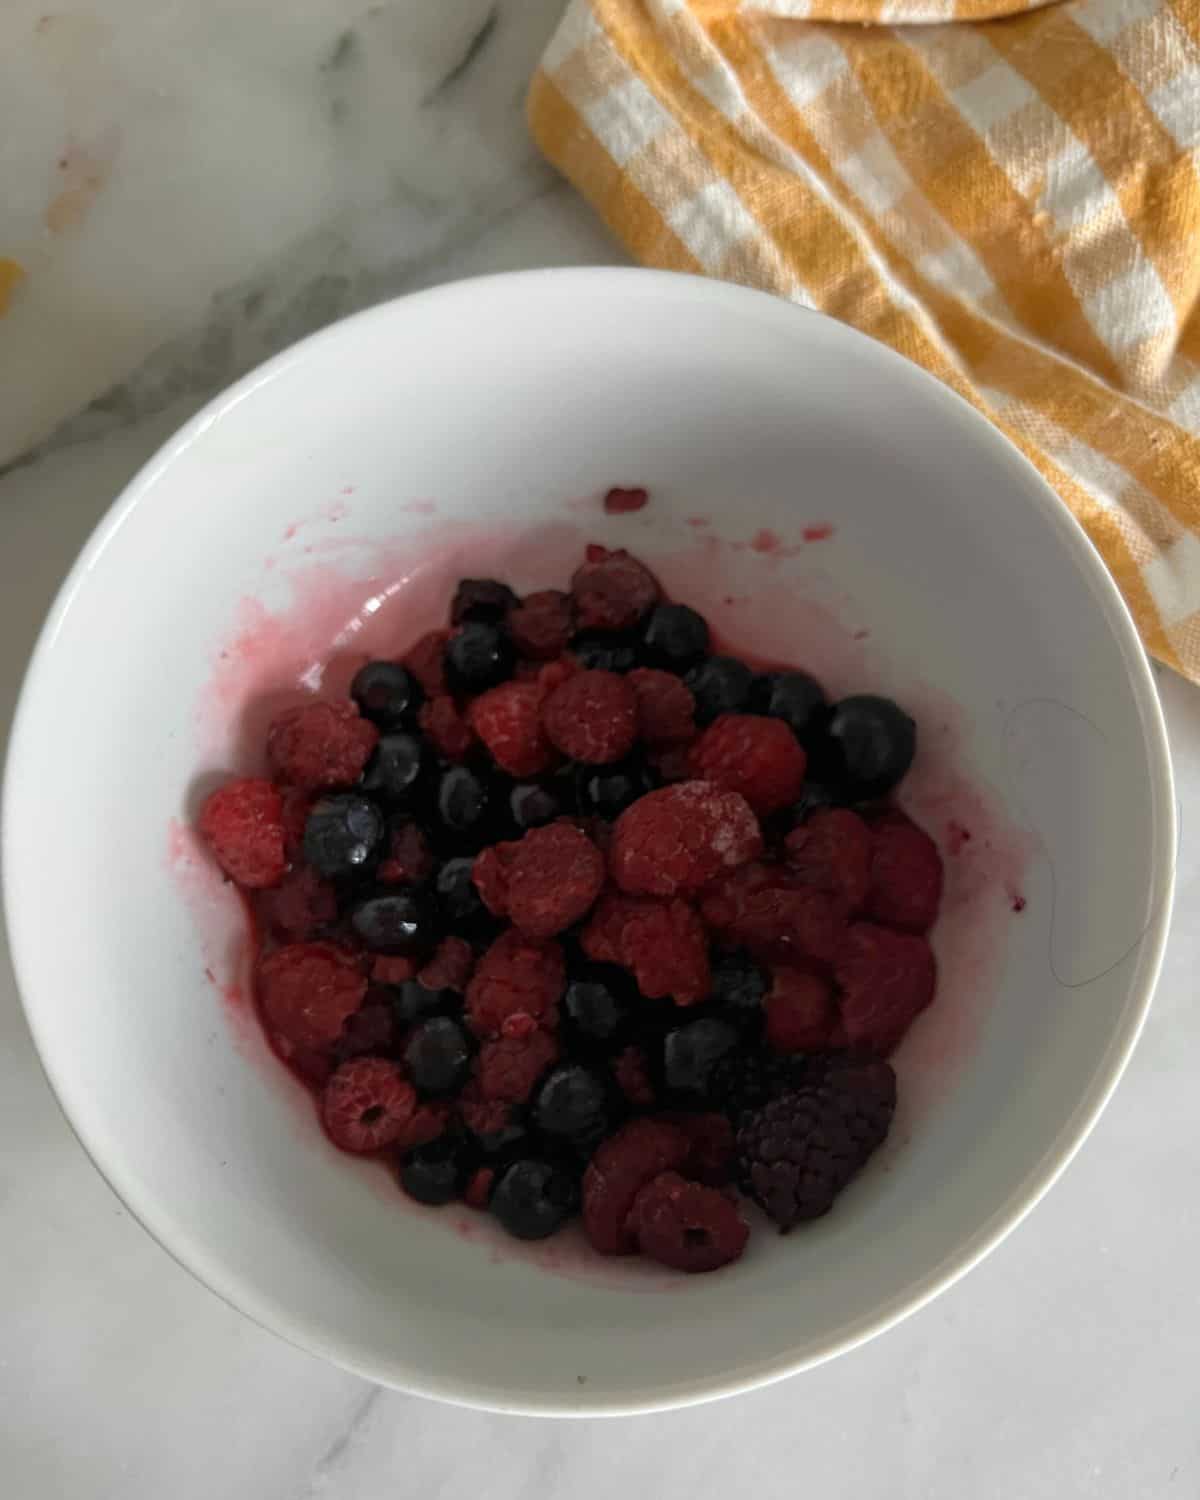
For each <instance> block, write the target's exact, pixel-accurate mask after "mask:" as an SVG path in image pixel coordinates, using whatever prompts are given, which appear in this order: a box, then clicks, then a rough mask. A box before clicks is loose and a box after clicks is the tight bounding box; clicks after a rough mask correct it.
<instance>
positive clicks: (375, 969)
mask: <svg viewBox="0 0 1200 1500" xmlns="http://www.w3.org/2000/svg"><path fill="white" fill-rule="evenodd" d="M368 961H369V963H370V966H371V979H372V980H373V982H374V983H375V984H387V985H396V984H407V983H408V981H409V980H410V979H415V978H416V975H417V967H418V965H417V961H416V959H415V958H401V957H399V956H398V955H397V954H395V953H372V954H370V955H368Z"/></svg>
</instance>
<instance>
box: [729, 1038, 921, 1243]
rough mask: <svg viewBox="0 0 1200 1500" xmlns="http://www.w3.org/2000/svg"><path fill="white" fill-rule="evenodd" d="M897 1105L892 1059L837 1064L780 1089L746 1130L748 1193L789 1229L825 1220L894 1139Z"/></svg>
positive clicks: (742, 1137) (742, 1160) (742, 1167)
mask: <svg viewBox="0 0 1200 1500" xmlns="http://www.w3.org/2000/svg"><path fill="white" fill-rule="evenodd" d="M895 1109H896V1075H895V1073H894V1072H893V1071H892V1068H891V1066H890V1064H888V1063H885V1062H864V1063H847V1064H843V1065H841V1066H838V1067H831V1068H830V1069H829V1071H828V1072H827V1073H826V1075H825V1077H824V1079H822V1080H820V1081H819V1082H814V1083H812V1084H810V1085H808V1086H806V1087H803V1088H799V1089H795V1090H793V1091H792V1092H790V1093H785V1094H780V1095H779V1096H778V1097H777V1098H775V1099H772V1100H770V1101H769V1102H768V1103H766V1104H764V1105H763V1106H762V1107H761V1108H760V1109H758V1110H755V1111H754V1112H753V1113H752V1114H750V1115H748V1116H747V1117H746V1118H745V1119H744V1120H743V1121H742V1123H741V1126H740V1128H739V1129H738V1135H737V1145H738V1177H739V1181H740V1185H741V1187H742V1190H743V1192H745V1193H747V1194H749V1196H750V1197H751V1198H753V1199H754V1201H755V1202H756V1203H757V1204H758V1205H759V1207H760V1208H762V1209H763V1211H764V1212H765V1213H766V1215H767V1217H768V1218H770V1219H772V1220H774V1222H775V1223H776V1224H778V1225H779V1228H780V1231H781V1232H782V1233H784V1234H786V1233H787V1231H788V1230H789V1229H793V1228H794V1227H795V1226H796V1225H797V1224H800V1223H803V1222H804V1221H805V1220H808V1219H817V1218H820V1216H821V1215H822V1214H824V1213H827V1212H828V1211H829V1209H830V1208H831V1207H832V1206H833V1200H834V1199H835V1198H836V1197H837V1195H838V1194H839V1193H840V1192H841V1190H842V1189H843V1188H844V1187H845V1186H846V1184H847V1183H848V1182H849V1181H850V1179H851V1178H852V1177H853V1176H854V1175H855V1173H856V1172H857V1171H858V1170H859V1168H860V1167H862V1165H863V1163H864V1162H865V1161H866V1160H867V1158H868V1157H869V1156H870V1155H871V1153H872V1152H873V1151H874V1150H875V1149H876V1147H878V1146H879V1145H880V1144H881V1143H882V1142H883V1140H884V1139H885V1138H886V1136H887V1133H888V1129H889V1128H890V1126H891V1123H892V1116H893V1114H894V1113H895Z"/></svg>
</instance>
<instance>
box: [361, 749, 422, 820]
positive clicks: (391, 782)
mask: <svg viewBox="0 0 1200 1500" xmlns="http://www.w3.org/2000/svg"><path fill="white" fill-rule="evenodd" d="M429 769H430V756H429V750H428V747H427V746H426V744H425V741H424V740H423V739H421V738H420V736H418V735H415V734H404V733H395V734H385V735H382V736H381V737H380V740H379V743H378V745H376V746H375V753H374V754H373V755H372V756H371V759H370V760H369V761H368V762H367V768H366V770H365V771H364V772H363V779H362V784H363V787H364V788H365V789H366V790H367V791H368V792H372V793H374V795H375V796H377V797H380V798H382V799H383V801H385V802H388V803H391V804H393V805H396V806H399V805H403V806H410V805H411V804H412V803H413V802H415V801H416V800H417V799H418V797H419V794H420V793H421V792H422V791H423V790H424V787H425V782H426V778H427V776H428V772H429Z"/></svg>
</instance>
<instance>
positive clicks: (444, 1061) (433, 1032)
mask: <svg viewBox="0 0 1200 1500" xmlns="http://www.w3.org/2000/svg"><path fill="white" fill-rule="evenodd" d="M404 1063H405V1067H406V1068H407V1069H408V1076H409V1080H410V1081H411V1083H412V1086H413V1088H415V1089H416V1091H417V1093H418V1094H453V1093H454V1092H456V1090H457V1089H458V1088H459V1086H460V1085H461V1084H462V1083H463V1082H464V1081H465V1079H466V1076H467V1069H468V1068H469V1067H470V1066H471V1044H470V1042H469V1041H468V1040H467V1034H466V1032H465V1031H464V1030H463V1029H462V1027H461V1026H460V1025H459V1024H458V1022H457V1021H453V1020H451V1018H450V1017H449V1016H434V1017H432V1019H430V1020H428V1021H422V1022H421V1024H420V1025H419V1026H416V1027H414V1028H413V1032H412V1035H411V1036H410V1037H409V1039H408V1041H407V1042H406V1043H405V1046H404Z"/></svg>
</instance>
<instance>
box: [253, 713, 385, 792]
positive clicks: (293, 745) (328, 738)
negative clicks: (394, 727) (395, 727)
mask: <svg viewBox="0 0 1200 1500" xmlns="http://www.w3.org/2000/svg"><path fill="white" fill-rule="evenodd" d="M378 739H379V730H378V729H376V727H375V725H374V724H372V723H371V721H370V720H369V719H364V718H363V717H362V716H361V714H360V713H359V711H358V705H357V704H356V703H352V702H351V701H350V700H349V699H348V698H347V699H344V700H339V701H337V702H334V703H325V702H315V703H303V704H301V705H300V707H299V708H290V709H288V710H287V711H286V712H285V713H282V714H280V715H279V717H278V718H277V719H275V720H274V721H273V722H272V724H271V727H270V729H268V731H267V759H268V761H270V763H271V769H272V771H274V773H275V775H276V777H277V778H278V779H279V780H280V781H284V782H287V783H288V784H289V785H290V786H296V787H300V788H301V789H302V790H305V791H316V790H317V788H318V787H330V786H351V785H353V783H354V782H356V781H357V780H358V778H359V776H361V775H362V770H363V767H364V766H365V765H366V763H367V761H368V760H370V758H371V751H372V750H374V748H375V745H376V742H377V741H378Z"/></svg>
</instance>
